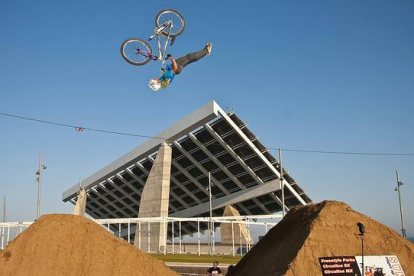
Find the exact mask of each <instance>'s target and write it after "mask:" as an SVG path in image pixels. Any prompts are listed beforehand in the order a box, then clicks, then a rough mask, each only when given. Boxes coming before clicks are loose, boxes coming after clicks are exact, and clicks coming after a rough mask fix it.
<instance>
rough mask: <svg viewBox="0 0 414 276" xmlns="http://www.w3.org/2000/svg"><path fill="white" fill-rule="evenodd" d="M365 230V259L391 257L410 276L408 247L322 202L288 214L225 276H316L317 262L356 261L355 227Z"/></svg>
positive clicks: (343, 208)
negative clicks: (331, 259)
mask: <svg viewBox="0 0 414 276" xmlns="http://www.w3.org/2000/svg"><path fill="white" fill-rule="evenodd" d="M358 222H362V223H363V224H364V225H365V228H366V233H365V239H364V254H365V255H396V256H397V257H398V259H399V261H400V263H401V265H402V266H403V269H404V272H405V275H414V244H413V243H411V242H410V241H408V240H405V239H403V238H402V237H401V236H400V235H399V234H398V233H397V232H395V231H393V230H392V229H390V228H388V227H386V226H384V225H383V224H381V223H379V222H377V221H375V220H373V219H371V218H369V217H367V216H364V215H362V214H360V213H358V212H355V211H353V210H352V209H351V207H349V206H348V205H347V204H345V203H342V202H337V201H324V202H322V203H318V204H311V205H308V206H304V207H297V208H294V209H292V210H290V211H289V213H288V214H287V215H286V217H285V218H284V219H283V220H282V221H281V222H280V223H278V224H277V225H276V226H275V227H274V228H272V229H271V230H270V231H269V232H268V234H267V235H266V236H265V237H264V238H263V239H262V240H260V242H259V243H258V244H257V245H255V246H254V247H253V248H252V250H251V251H250V252H249V253H248V254H246V256H244V257H243V258H242V260H241V261H240V262H239V263H238V265H237V266H236V267H235V268H234V270H233V271H232V272H231V273H229V274H228V275H231V276H235V275H237V276H244V275H246V276H247V275H249V276H250V275H257V276H260V275H266V276H268V275H286V276H318V275H322V271H321V268H320V265H319V260H318V258H319V257H329V256H360V255H361V237H360V236H358V233H359V231H358V227H357V225H356V224H357V223H358Z"/></svg>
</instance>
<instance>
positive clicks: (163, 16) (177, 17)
mask: <svg viewBox="0 0 414 276" xmlns="http://www.w3.org/2000/svg"><path fill="white" fill-rule="evenodd" d="M168 20H171V21H172V23H173V28H172V29H171V33H170V36H171V37H175V36H178V35H180V34H182V32H183V31H184V29H185V21H184V17H183V16H182V15H181V14H180V13H179V12H178V11H175V10H162V11H160V12H159V13H158V14H157V16H156V17H155V26H157V28H158V27H159V26H161V25H162V24H164V23H165V22H167V21H168ZM168 31H169V28H167V29H165V30H164V31H162V34H163V35H165V36H168Z"/></svg>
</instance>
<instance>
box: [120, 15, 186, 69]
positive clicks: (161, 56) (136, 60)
mask: <svg viewBox="0 0 414 276" xmlns="http://www.w3.org/2000/svg"><path fill="white" fill-rule="evenodd" d="M184 28H185V21H184V18H183V16H182V15H181V14H180V13H179V12H177V11H175V10H170V9H168V10H162V11H160V12H159V13H158V14H157V16H156V17H155V29H154V33H153V35H152V36H150V37H149V38H148V41H151V40H152V39H153V38H154V37H156V38H157V47H158V55H154V54H153V53H152V48H151V46H150V45H149V44H148V43H147V42H146V41H144V40H142V39H140V38H128V39H126V40H125V41H124V42H122V44H121V55H122V57H123V58H124V59H125V60H126V61H127V62H128V63H130V64H132V65H136V66H141V65H145V64H147V63H148V62H149V61H150V60H154V61H161V62H162V65H161V67H162V66H163V65H164V63H165V61H166V59H165V51H166V50H167V46H168V43H169V44H170V46H172V45H173V43H174V41H175V38H176V37H177V36H179V35H180V34H182V33H183V31H184ZM161 37H165V42H164V46H163V47H162V45H161Z"/></svg>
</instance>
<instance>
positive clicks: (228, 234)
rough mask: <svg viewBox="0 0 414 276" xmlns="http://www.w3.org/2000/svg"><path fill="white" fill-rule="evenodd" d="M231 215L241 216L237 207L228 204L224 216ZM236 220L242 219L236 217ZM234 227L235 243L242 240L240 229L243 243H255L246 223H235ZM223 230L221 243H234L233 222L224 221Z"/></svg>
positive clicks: (221, 228)
mask: <svg viewBox="0 0 414 276" xmlns="http://www.w3.org/2000/svg"><path fill="white" fill-rule="evenodd" d="M230 216H240V213H239V211H237V209H236V208H234V207H233V206H231V205H227V206H226V208H224V213H223V217H230ZM234 221H241V219H234ZM233 227H234V231H233V232H234V236H235V238H234V240H235V243H236V244H238V243H239V241H240V237H239V235H240V230H241V235H242V243H243V244H247V243H249V244H253V239H252V237H251V235H250V232H249V230H248V229H247V228H246V225H245V224H241V223H233ZM220 232H221V243H223V244H232V243H233V239H232V231H231V223H222V224H221V227H220Z"/></svg>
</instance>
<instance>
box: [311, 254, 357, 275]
mask: <svg viewBox="0 0 414 276" xmlns="http://www.w3.org/2000/svg"><path fill="white" fill-rule="evenodd" d="M319 263H320V264H321V268H322V275H323V276H328V275H329V276H331V275H335V276H336V275H338V276H361V271H360V269H359V268H358V263H357V260H356V258H355V256H340V257H321V258H319Z"/></svg>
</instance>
